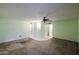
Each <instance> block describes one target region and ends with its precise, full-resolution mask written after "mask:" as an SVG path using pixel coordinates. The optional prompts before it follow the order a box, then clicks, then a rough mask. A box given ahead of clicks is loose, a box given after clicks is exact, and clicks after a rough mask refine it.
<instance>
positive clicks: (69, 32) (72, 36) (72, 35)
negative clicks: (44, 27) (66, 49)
mask: <svg viewBox="0 0 79 59" xmlns="http://www.w3.org/2000/svg"><path fill="white" fill-rule="evenodd" d="M53 26H54V37H56V38H61V39H66V40H70V41H76V42H78V37H77V35H78V18H76V17H74V18H67V19H64V20H59V21H54V22H53Z"/></svg>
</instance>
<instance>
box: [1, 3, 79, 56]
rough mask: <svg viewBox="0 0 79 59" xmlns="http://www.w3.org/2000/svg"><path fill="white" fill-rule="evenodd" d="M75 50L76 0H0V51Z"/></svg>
mask: <svg viewBox="0 0 79 59" xmlns="http://www.w3.org/2000/svg"><path fill="white" fill-rule="evenodd" d="M78 54H79V4H78V3H65V4H64V3H0V55H78Z"/></svg>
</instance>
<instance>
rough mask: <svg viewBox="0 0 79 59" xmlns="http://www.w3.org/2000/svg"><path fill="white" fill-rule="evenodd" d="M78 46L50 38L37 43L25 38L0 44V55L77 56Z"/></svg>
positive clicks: (78, 52)
mask: <svg viewBox="0 0 79 59" xmlns="http://www.w3.org/2000/svg"><path fill="white" fill-rule="evenodd" d="M78 54H79V44H78V43H76V42H72V41H67V40H62V39H56V38H51V39H49V40H46V41H37V40H34V39H32V38H25V39H20V40H15V41H11V42H6V43H1V44H0V55H78Z"/></svg>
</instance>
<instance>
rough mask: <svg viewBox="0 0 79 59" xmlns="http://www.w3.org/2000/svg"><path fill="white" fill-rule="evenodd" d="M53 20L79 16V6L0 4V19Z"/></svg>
mask: <svg viewBox="0 0 79 59" xmlns="http://www.w3.org/2000/svg"><path fill="white" fill-rule="evenodd" d="M44 16H46V17H47V18H49V19H51V20H58V19H61V18H66V17H76V16H79V4H66V3H65V4H55V3H25V4H24V3H17V4H14V3H13V4H10V3H9V4H7V3H6V4H5V3H4V4H2V3H1V4H0V17H1V18H6V19H19V20H41V19H42V18H43V17H44Z"/></svg>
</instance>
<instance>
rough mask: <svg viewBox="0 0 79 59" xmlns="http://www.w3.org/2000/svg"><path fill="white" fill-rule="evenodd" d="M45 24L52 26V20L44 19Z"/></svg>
mask: <svg viewBox="0 0 79 59" xmlns="http://www.w3.org/2000/svg"><path fill="white" fill-rule="evenodd" d="M43 22H44V23H48V24H51V22H52V20H49V19H47V18H46V17H43Z"/></svg>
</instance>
